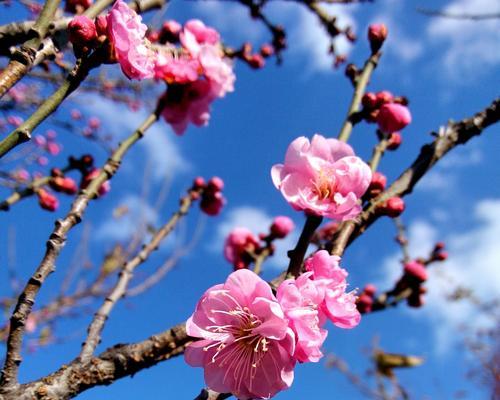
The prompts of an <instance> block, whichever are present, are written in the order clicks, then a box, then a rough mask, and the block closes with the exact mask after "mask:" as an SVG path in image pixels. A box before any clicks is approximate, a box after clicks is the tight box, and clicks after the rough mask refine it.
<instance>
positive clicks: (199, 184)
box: [193, 176, 205, 189]
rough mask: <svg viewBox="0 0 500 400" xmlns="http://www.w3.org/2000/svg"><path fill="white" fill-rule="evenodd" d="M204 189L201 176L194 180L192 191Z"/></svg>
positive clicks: (203, 180)
mask: <svg viewBox="0 0 500 400" xmlns="http://www.w3.org/2000/svg"><path fill="white" fill-rule="evenodd" d="M204 187H205V179H203V178H202V177H201V176H198V177H196V178H194V181H193V189H203V188H204Z"/></svg>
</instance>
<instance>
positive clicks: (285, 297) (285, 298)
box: [276, 272, 328, 362]
mask: <svg viewBox="0 0 500 400" xmlns="http://www.w3.org/2000/svg"><path fill="white" fill-rule="evenodd" d="M312 275H313V273H312V272H306V273H304V274H302V275H300V276H299V277H298V278H297V279H296V280H295V279H287V280H285V281H284V282H283V283H282V284H281V285H280V286H279V287H278V292H277V294H276V297H277V298H278V302H279V303H280V305H281V307H282V308H283V311H284V312H285V316H286V318H288V320H289V325H290V327H291V328H292V330H293V331H294V333H295V336H296V340H297V342H296V350H295V353H294V357H295V358H296V359H297V360H298V361H300V362H317V361H319V360H320V359H321V357H323V353H322V352H321V350H320V349H321V346H322V345H323V342H324V341H325V339H326V336H327V335H328V331H327V330H326V329H322V328H321V325H323V324H324V321H325V318H324V317H323V316H322V315H321V314H320V310H319V306H320V304H321V303H322V302H323V300H324V290H322V288H321V287H320V286H317V285H316V282H315V281H313V280H312V279H311V277H312ZM322 317H323V318H322ZM321 319H322V320H321Z"/></svg>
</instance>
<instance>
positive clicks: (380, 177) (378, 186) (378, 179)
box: [368, 172, 387, 196]
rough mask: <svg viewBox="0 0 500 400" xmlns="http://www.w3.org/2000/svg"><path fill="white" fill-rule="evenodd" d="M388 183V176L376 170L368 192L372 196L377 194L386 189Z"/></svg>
mask: <svg viewBox="0 0 500 400" xmlns="http://www.w3.org/2000/svg"><path fill="white" fill-rule="evenodd" d="M386 185H387V178H386V177H385V175H384V174H382V173H380V172H374V173H373V175H372V180H371V182H370V186H368V192H369V194H370V196H377V195H379V194H380V193H381V192H383V191H384V189H385V186H386Z"/></svg>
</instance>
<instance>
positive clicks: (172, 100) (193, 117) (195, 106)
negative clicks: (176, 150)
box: [162, 80, 215, 135]
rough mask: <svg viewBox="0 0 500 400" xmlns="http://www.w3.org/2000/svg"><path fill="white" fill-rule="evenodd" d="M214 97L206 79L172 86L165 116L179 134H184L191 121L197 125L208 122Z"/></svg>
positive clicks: (168, 95) (164, 109)
mask: <svg viewBox="0 0 500 400" xmlns="http://www.w3.org/2000/svg"><path fill="white" fill-rule="evenodd" d="M214 99H215V97H214V95H213V93H212V91H211V86H210V83H209V82H208V81H205V80H197V81H195V82H193V83H191V84H187V85H175V86H171V87H169V88H168V90H167V93H166V102H165V107H164V108H163V113H162V115H163V118H165V121H167V122H168V123H169V124H170V125H172V128H173V130H174V132H175V133H176V134H177V135H182V134H183V133H184V132H185V131H186V129H187V127H188V125H189V123H190V122H191V123H193V124H194V125H196V126H204V125H207V124H208V121H209V120H210V104H211V103H212V101H213V100H214Z"/></svg>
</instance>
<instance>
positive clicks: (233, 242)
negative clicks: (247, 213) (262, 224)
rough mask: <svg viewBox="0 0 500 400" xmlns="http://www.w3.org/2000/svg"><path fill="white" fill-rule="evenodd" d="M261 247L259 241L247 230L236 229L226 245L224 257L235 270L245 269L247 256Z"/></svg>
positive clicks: (231, 233) (228, 237) (227, 239)
mask: <svg viewBox="0 0 500 400" xmlns="http://www.w3.org/2000/svg"><path fill="white" fill-rule="evenodd" d="M258 247H259V239H258V238H257V237H255V235H254V234H253V233H252V232H251V231H250V230H249V229H247V228H240V227H238V228H234V229H233V230H232V231H231V232H230V233H229V235H228V236H227V238H226V241H225V243H224V257H225V258H226V260H227V261H229V262H230V263H232V264H233V265H234V267H235V268H237V269H240V268H245V267H246V266H247V264H248V260H245V255H246V254H248V252H249V251H250V252H251V251H254V250H255V249H257V248H258Z"/></svg>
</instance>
